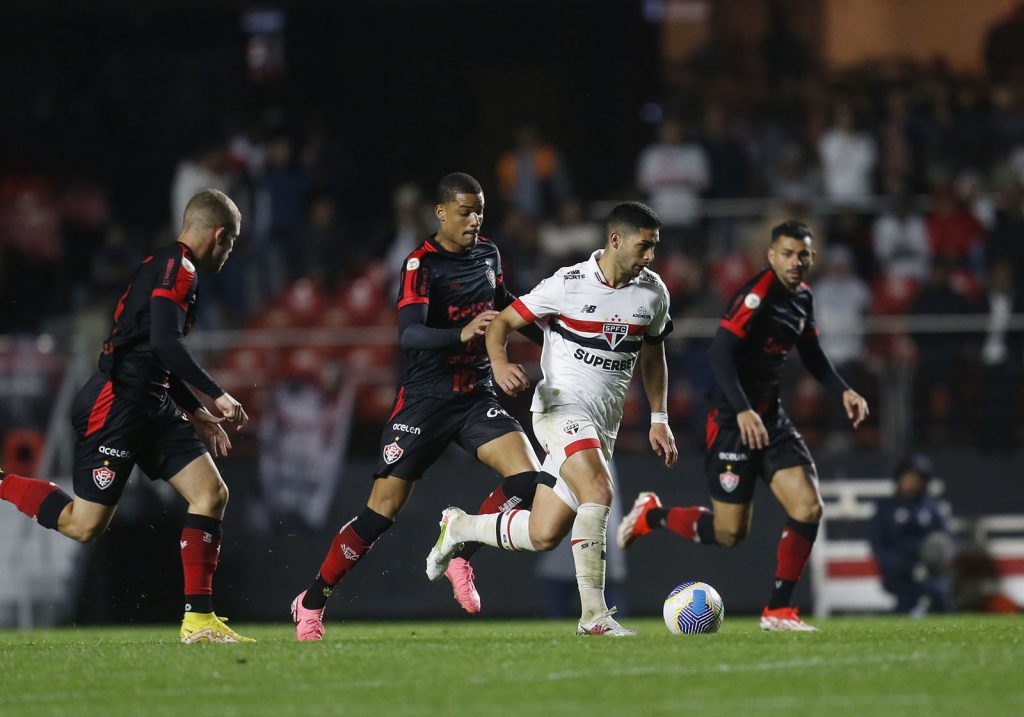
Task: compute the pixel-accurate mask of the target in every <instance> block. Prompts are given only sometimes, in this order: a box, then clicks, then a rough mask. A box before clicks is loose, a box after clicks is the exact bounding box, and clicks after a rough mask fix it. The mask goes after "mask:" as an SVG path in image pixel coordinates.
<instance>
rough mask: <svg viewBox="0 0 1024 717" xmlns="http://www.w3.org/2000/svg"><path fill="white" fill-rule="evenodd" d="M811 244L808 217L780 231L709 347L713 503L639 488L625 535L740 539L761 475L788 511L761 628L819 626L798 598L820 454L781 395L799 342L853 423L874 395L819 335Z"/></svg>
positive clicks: (817, 498) (811, 535)
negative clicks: (850, 382)
mask: <svg viewBox="0 0 1024 717" xmlns="http://www.w3.org/2000/svg"><path fill="white" fill-rule="evenodd" d="M812 243H813V236H812V235H811V232H810V230H809V229H808V228H807V226H806V225H805V224H802V223H800V222H796V221H789V222H785V223H784V224H780V225H779V226H777V227H775V228H774V229H772V236H771V245H770V246H769V248H768V263H769V267H768V268H766V269H764V270H763V271H761V272H759V273H758V274H756V275H755V276H754V277H753V278H752V279H751V280H750V281H748V282H747V283H746V285H744V287H743V288H742V289H740V291H739V292H738V293H737V294H736V295H735V296H734V297H733V299H732V301H731V302H729V308H728V310H727V311H726V313H725V316H724V317H723V318H722V321H721V324H720V325H719V329H718V332H717V333H716V334H715V338H714V340H713V342H712V344H711V348H710V349H709V351H708V355H709V358H710V359H711V368H712V371H713V373H714V377H715V383H714V386H713V388H712V389H711V391H710V393H709V396H708V399H709V403H710V408H711V410H710V411H709V413H708V416H707V431H706V435H705V451H706V453H705V471H706V475H707V480H708V484H709V486H710V489H711V505H712V509H711V510H709V509H707V508H705V507H703V506H693V507H670V508H664V507H662V505H661V501H660V500H659V499H658V496H657V495H655V494H654V493H649V492H645V493H641V494H640V495H639V496H638V497H637V499H636V501H635V502H634V503H633V509H632V510H631V511H630V512H629V514H628V515H627V516H626V517H625V518H623V519H622V523H621V524H620V525H619V529H618V534H617V539H618V543H619V545H620V546H622V547H623V548H628V547H629V546H630V545H632V544H633V542H634V541H635V540H636V539H637V538H639V537H640V536H642V535H647V534H648V533H650V532H651V531H652V530H655V529H658V528H667V529H668V530H670V531H672V532H674V533H677V534H679V535H681V536H683V537H684V538H686V539H687V540H692V541H694V542H696V543H700V544H702V545H724V546H726V547H732V546H734V545H736V544H738V543H739V542H740V541H741V540H743V538H744V537H745V536H746V535H747V533H748V532H749V531H750V525H751V519H752V515H753V514H752V507H753V506H752V500H753V495H754V485H755V483H756V482H757V479H758V477H760V478H761V479H762V480H764V481H765V482H767V484H768V486H769V487H770V488H771V490H772V493H774V494H775V497H776V498H777V499H778V500H779V502H780V503H782V506H783V507H784V508H785V510H786V515H787V519H786V525H785V527H784V528H783V531H782V537H781V539H780V540H779V546H778V554H777V559H778V563H777V567H776V571H775V586H774V589H773V590H772V593H771V597H770V599H769V601H768V605H767V606H766V607H765V608H764V611H763V612H762V614H761V629H763V630H769V631H812V630H814V629H815V628H813V627H811V626H810V625H808V624H807V623H805V622H804V621H803V620H802V619H801V618H800V615H799V613H798V611H797V609H796V608H794V607H792V604H791V603H792V597H793V589H794V587H795V586H796V583H797V581H798V580H799V578H800V574H801V573H802V572H803V568H804V565H805V564H806V563H807V558H808V557H809V556H810V554H811V548H812V547H813V545H814V540H815V538H816V537H817V534H818V524H819V523H820V521H821V510H822V501H821V493H820V492H819V490H818V478H817V474H816V472H815V469H814V461H813V459H812V458H811V454H810V452H809V451H808V450H807V446H806V445H805V444H804V440H803V438H802V437H801V436H800V433H799V432H798V431H797V430H796V428H795V427H794V426H793V424H792V423H791V422H790V420H789V417H788V416H787V415H786V412H785V411H784V410H783V408H782V405H781V403H780V401H779V378H780V375H781V373H782V367H783V364H785V362H786V358H787V357H788V355H789V353H790V351H791V350H792V349H793V347H794V346H796V348H797V351H798V352H799V353H800V359H801V361H803V364H804V366H805V367H806V368H807V370H808V371H810V373H811V375H813V376H814V377H815V378H816V379H818V381H820V382H821V383H822V384H823V385H825V387H826V388H828V389H829V390H830V391H831V392H833V393H835V394H836V395H837V396H838V397H839V398H840V399H841V400H842V402H843V406H844V407H845V409H846V414H847V416H848V417H849V418H850V421H851V422H852V423H853V427H854V428H856V427H857V426H859V425H860V424H861V422H863V421H864V419H865V418H867V416H868V404H867V401H865V400H864V399H863V398H862V397H861V396H860V395H859V394H858V393H857V392H856V391H854V390H853V389H851V388H850V387H849V386H847V385H846V382H845V381H843V379H842V378H841V377H840V376H839V374H838V373H837V372H836V370H835V367H834V366H833V365H832V362H831V361H830V360H829V359H828V357H827V356H826V355H825V353H824V351H822V348H821V344H820V342H819V341H818V329H817V327H816V326H815V323H814V301H813V297H812V295H811V288H810V287H809V286H808V285H807V284H805V283H804V281H803V278H804V276H806V274H807V272H808V271H809V270H810V268H811V266H812V265H813V263H814V249H813V248H812Z"/></svg>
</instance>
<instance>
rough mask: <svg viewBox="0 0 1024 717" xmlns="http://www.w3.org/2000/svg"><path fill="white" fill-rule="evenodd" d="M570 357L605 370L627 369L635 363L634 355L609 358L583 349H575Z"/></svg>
mask: <svg viewBox="0 0 1024 717" xmlns="http://www.w3.org/2000/svg"><path fill="white" fill-rule="evenodd" d="M572 357H573V358H574V359H576V360H577V361H582V362H583V363H585V364H587V365H588V366H593V367H594V368H601V369H604V370H605V371H628V370H630V369H632V368H633V364H634V363H636V357H635V356H631V357H629V358H624V359H609V358H605V357H604V356H595V355H594V354H592V353H590V352H589V351H584V350H583V349H576V351H575V353H573V355H572Z"/></svg>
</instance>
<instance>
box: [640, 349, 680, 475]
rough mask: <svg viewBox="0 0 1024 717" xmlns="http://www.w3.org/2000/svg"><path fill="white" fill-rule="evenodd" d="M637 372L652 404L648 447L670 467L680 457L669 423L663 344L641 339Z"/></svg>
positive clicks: (666, 373) (648, 400) (666, 366)
mask: <svg viewBox="0 0 1024 717" xmlns="http://www.w3.org/2000/svg"><path fill="white" fill-rule="evenodd" d="M640 374H641V378H642V379H643V383H644V391H645V392H646V393H647V402H648V403H649V404H650V406H651V430H650V432H649V434H648V438H649V440H650V442H651V449H652V450H653V451H654V452H655V453H657V454H658V455H659V456H662V457H664V459H665V467H667V468H671V467H672V466H673V465H675V463H676V461H677V460H678V459H679V449H678V448H676V439H675V436H674V435H672V429H671V428H669V425H668V363H667V362H666V360H665V344H663V343H658V344H650V343H647V342H644V343H643V345H642V346H641V347H640Z"/></svg>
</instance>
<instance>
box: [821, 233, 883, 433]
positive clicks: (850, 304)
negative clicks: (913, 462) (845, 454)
mask: <svg viewBox="0 0 1024 717" xmlns="http://www.w3.org/2000/svg"><path fill="white" fill-rule="evenodd" d="M824 264H825V265H826V267H827V268H826V270H825V274H824V276H822V277H821V278H820V279H818V281H817V282H815V285H814V321H815V323H816V324H817V325H818V327H819V328H820V330H821V347H822V348H823V349H824V350H825V353H826V354H828V357H829V358H830V359H832V363H834V364H835V367H836V370H837V371H839V374H840V375H841V376H843V377H844V378H845V379H846V380H847V381H849V382H850V383H851V384H855V385H863V384H864V373H865V370H864V355H865V354H864V331H865V317H866V315H867V313H868V309H869V308H870V307H871V291H870V290H869V289H868V285H867V284H866V283H865V282H864V280H863V279H861V278H860V277H859V276H857V274H856V273H855V272H854V267H853V254H852V253H851V252H850V250H849V249H847V248H846V247H844V246H833V247H832V248H831V249H829V252H828V255H827V256H825V261H824ZM827 406H828V424H829V425H828V428H829V435H828V437H827V439H826V441H827V445H828V447H829V448H831V449H839V448H845V447H846V446H847V445H848V443H849V440H850V439H849V431H848V430H846V429H847V426H848V425H849V421H848V420H847V417H846V411H845V409H844V408H843V405H842V403H841V402H839V401H833V400H830V401H828V404H827Z"/></svg>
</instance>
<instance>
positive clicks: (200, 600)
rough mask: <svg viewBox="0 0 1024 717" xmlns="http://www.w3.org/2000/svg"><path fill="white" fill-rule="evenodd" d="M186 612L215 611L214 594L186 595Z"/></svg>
mask: <svg viewBox="0 0 1024 717" xmlns="http://www.w3.org/2000/svg"><path fill="white" fill-rule="evenodd" d="M185 612H213V595H186V596H185Z"/></svg>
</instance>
